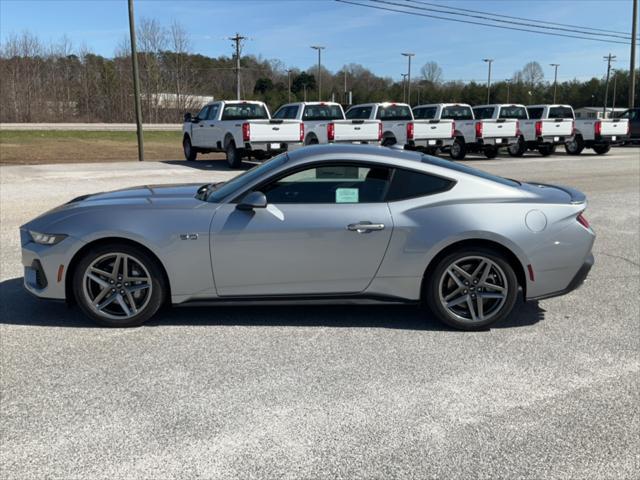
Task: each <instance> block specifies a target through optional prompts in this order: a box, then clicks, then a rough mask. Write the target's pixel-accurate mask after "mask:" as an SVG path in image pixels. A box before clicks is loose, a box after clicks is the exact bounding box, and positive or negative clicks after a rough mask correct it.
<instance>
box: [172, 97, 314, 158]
mask: <svg viewBox="0 0 640 480" xmlns="http://www.w3.org/2000/svg"><path fill="white" fill-rule="evenodd" d="M182 132H183V136H182V146H183V148H184V156H185V158H186V159H187V160H195V159H196V157H197V155H198V153H208V152H225V153H226V156H227V162H228V163H229V166H230V167H231V168H238V167H239V166H240V164H241V163H242V158H243V157H248V158H252V157H253V158H255V159H256V160H264V159H265V158H268V157H271V156H273V155H277V154H279V153H281V152H284V151H287V150H290V149H292V148H293V147H298V146H301V145H302V142H303V141H304V125H303V124H302V122H299V121H296V120H274V119H272V118H271V116H270V115H269V109H268V108H267V106H266V105H265V104H264V103H263V102H255V101H248V100H247V101H245V100H225V101H218V102H211V103H208V104H207V105H205V106H204V107H203V108H202V110H200V112H198V114H197V115H196V116H195V117H194V116H192V115H191V114H190V113H187V114H185V116H184V124H183V126H182Z"/></svg>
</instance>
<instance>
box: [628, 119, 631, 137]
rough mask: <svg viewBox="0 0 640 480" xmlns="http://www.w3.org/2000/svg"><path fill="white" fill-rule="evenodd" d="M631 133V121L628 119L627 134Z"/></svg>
mask: <svg viewBox="0 0 640 480" xmlns="http://www.w3.org/2000/svg"><path fill="white" fill-rule="evenodd" d="M630 133H631V130H630V127H629V121H628V120H627V136H628V135H629V134H630Z"/></svg>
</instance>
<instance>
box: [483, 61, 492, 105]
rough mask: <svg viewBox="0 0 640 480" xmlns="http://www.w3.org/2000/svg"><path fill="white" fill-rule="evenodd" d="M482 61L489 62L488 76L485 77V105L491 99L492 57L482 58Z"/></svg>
mask: <svg viewBox="0 0 640 480" xmlns="http://www.w3.org/2000/svg"><path fill="white" fill-rule="evenodd" d="M482 61H483V62H486V63H488V64H489V76H488V77H487V105H488V104H489V102H490V101H491V64H492V63H493V58H483V59H482Z"/></svg>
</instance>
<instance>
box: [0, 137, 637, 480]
mask: <svg viewBox="0 0 640 480" xmlns="http://www.w3.org/2000/svg"><path fill="white" fill-rule="evenodd" d="M588 152H590V151H588ZM468 164H470V165H473V166H476V167H479V168H482V169H486V170H488V171H491V172H493V173H498V174H500V175H503V176H506V177H511V178H518V179H526V180H539V181H544V182H548V183H560V184H567V185H571V186H574V187H576V188H579V189H581V190H583V191H584V192H585V193H587V195H588V198H589V207H588V210H587V212H586V213H587V215H586V216H587V218H588V219H589V221H590V222H591V224H592V226H593V228H594V229H595V230H596V232H597V235H598V238H597V240H596V244H595V247H594V253H595V256H596V265H595V267H594V269H593V270H592V272H591V274H590V276H589V278H588V280H587V282H586V284H585V285H584V286H583V287H582V288H581V289H579V290H577V291H575V292H573V293H571V294H569V295H567V296H565V297H560V298H556V299H550V300H545V301H541V302H539V303H528V304H521V305H520V307H519V308H518V309H517V310H516V311H515V313H514V314H513V315H512V316H511V318H510V319H509V320H508V321H507V322H505V323H503V324H502V325H500V326H499V327H497V328H494V329H492V330H490V331H486V332H478V333H461V332H455V331H452V330H449V329H447V328H445V327H442V326H441V325H440V324H439V323H437V322H436V321H435V320H434V319H431V318H429V317H428V316H426V315H425V314H424V313H423V312H421V311H420V310H418V309H414V308H408V307H375V308H374V307H344V306H343V307H314V308H304V307H295V308H284V307H270V308H267V307H265V308H239V307H224V308H216V309H213V308H211V309H207V308H188V309H186V308H185V309H173V310H170V311H167V312H165V313H164V314H163V315H161V317H160V318H159V319H158V320H157V321H155V322H153V323H151V324H149V325H147V326H144V327H141V328H137V329H127V330H110V329H101V328H96V327H94V326H93V325H92V324H91V323H89V322H88V321H86V320H85V319H84V318H83V317H82V316H81V314H80V313H79V311H78V310H77V309H67V307H65V306H64V305H60V304H50V303H46V302H41V301H37V300H35V299H32V298H31V297H29V296H28V295H27V294H26V293H25V292H23V290H22V287H21V282H22V278H21V277H22V269H21V265H20V249H19V238H18V230H17V229H18V226H19V225H20V224H22V223H23V222H25V221H27V220H29V219H30V218H32V217H34V216H35V215H37V214H38V213H41V212H43V211H45V210H47V209H49V208H51V207H53V206H55V205H57V204H60V203H63V202H65V201H68V200H70V199H71V198H73V197H75V196H78V195H81V194H84V193H90V192H95V191H104V190H110V189H115V188H122V187H126V186H132V185H139V184H143V183H176V182H193V181H197V182H200V181H201V182H203V183H205V182H211V181H216V180H223V179H226V178H229V177H230V176H232V175H234V172H230V171H229V170H228V169H227V168H226V166H225V163H224V162H222V161H201V162H194V163H191V164H187V163H186V162H168V163H161V162H149V163H143V164H139V163H135V162H127V163H109V164H95V163H94V164H75V165H70V164H66V165H37V166H7V167H0V180H1V181H0V195H1V196H0V202H1V203H0V209H1V212H0V213H1V216H0V220H1V236H0V241H1V245H2V249H1V250H2V251H1V258H0V260H1V262H0V296H1V298H0V304H1V307H0V308H1V321H0V323H1V325H0V333H1V345H0V347H1V361H2V374H1V387H2V402H1V418H0V432H1V433H0V435H1V440H2V449H1V452H0V455H1V461H0V466H1V472H0V473H1V476H2V477H3V478H18V479H23V478H24V479H31V478H43V477H46V478H64V479H72V478H82V479H87V478H118V479H120V478H134V477H135V478H149V479H160V478H221V479H222V478H224V479H227V478H331V479H336V478H347V479H354V478H385V479H388V478H402V479H407V478H420V479H424V478H509V479H513V478H531V479H541V478H563V479H566V478H576V479H585V478H593V479H604V478H611V479H630V478H638V472H639V471H640V407H639V406H640V382H639V380H640V375H639V371H640V325H639V320H638V319H639V318H640V311H639V310H640V304H639V297H638V294H639V293H640V240H639V239H640V236H639V235H640V217H639V212H640V150H639V149H638V148H621V149H614V150H612V152H611V153H610V154H609V155H606V156H596V155H593V154H591V153H586V154H583V155H582V156H579V157H567V156H565V155H562V154H559V155H556V156H552V157H548V158H541V157H540V156H538V155H535V154H531V155H528V156H526V157H525V158H522V159H512V158H509V157H501V158H498V159H496V160H481V159H476V160H469V161H468Z"/></svg>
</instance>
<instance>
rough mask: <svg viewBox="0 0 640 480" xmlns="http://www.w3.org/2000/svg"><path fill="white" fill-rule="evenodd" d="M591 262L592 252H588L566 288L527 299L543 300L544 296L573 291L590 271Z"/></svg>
mask: <svg viewBox="0 0 640 480" xmlns="http://www.w3.org/2000/svg"><path fill="white" fill-rule="evenodd" d="M593 264H594V258H593V254H589V256H588V257H587V258H586V259H585V261H584V263H583V264H582V266H581V267H580V268H579V269H578V271H577V272H576V274H575V276H574V277H573V278H572V279H571V281H570V282H569V285H567V287H566V288H563V289H562V290H558V291H556V292H551V293H546V294H544V295H539V296H537V297H531V298H528V300H544V299H545V298H553V297H559V296H561V295H566V294H567V293H569V292H573V291H574V290H576V289H578V288H579V287H580V286H581V285H582V284H583V283H584V281H585V279H586V278H587V275H589V272H590V271H591V267H593Z"/></svg>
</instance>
